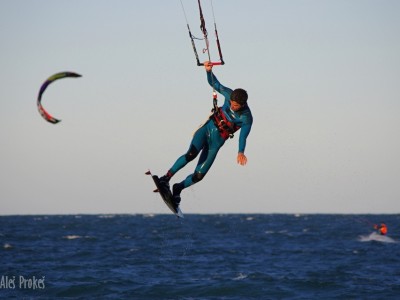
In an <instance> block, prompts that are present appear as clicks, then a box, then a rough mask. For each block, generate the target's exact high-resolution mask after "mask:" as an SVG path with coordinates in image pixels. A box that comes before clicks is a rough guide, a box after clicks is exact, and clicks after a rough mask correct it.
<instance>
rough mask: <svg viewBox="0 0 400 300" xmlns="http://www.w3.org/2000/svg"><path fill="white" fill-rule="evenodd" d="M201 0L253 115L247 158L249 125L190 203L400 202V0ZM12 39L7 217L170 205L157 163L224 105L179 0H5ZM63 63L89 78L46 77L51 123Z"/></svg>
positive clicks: (237, 208)
mask: <svg viewBox="0 0 400 300" xmlns="http://www.w3.org/2000/svg"><path fill="white" fill-rule="evenodd" d="M182 3H183V5H184V8H185V11H186V15H187V19H188V22H189V25H190V27H191V29H192V33H193V34H194V35H195V36H198V37H200V36H201V32H200V30H199V13H198V7H197V2H196V1H194V0H182ZM202 3H203V4H202V6H203V13H204V16H205V19H206V25H207V28H208V31H209V38H210V54H211V57H212V59H213V60H217V58H218V57H217V55H216V52H215V51H216V45H215V37H214V34H213V15H212V6H213V8H214V14H215V18H216V23H217V26H218V33H219V38H220V42H221V47H222V52H223V56H224V60H225V62H226V64H225V65H224V66H215V67H214V73H215V75H216V76H217V77H218V79H219V81H220V82H221V83H222V84H224V85H225V86H228V87H231V88H232V89H235V88H239V87H240V88H244V89H246V90H247V92H248V94H249V101H248V103H249V106H250V108H251V110H252V113H253V117H254V123H253V128H252V131H251V133H250V135H249V137H248V140H247V147H246V151H245V154H246V156H247V158H248V164H247V165H246V166H244V167H243V166H240V165H238V164H237V163H236V155H237V151H238V134H236V136H235V138H234V139H232V140H228V141H227V142H226V143H225V145H224V147H223V148H222V149H221V150H220V152H219V154H218V157H217V159H216V161H215V163H214V165H213V167H212V169H211V170H210V171H209V173H208V174H207V176H206V177H205V178H204V179H203V181H201V182H200V183H198V184H196V185H194V186H192V187H190V188H188V189H186V190H184V191H183V192H182V203H181V209H182V211H183V212H184V213H222V214H225V213H372V214H374V213H399V212H400V184H399V178H400V157H399V153H400V139H399V136H400V135H399V133H400V118H399V115H400V55H399V53H400V18H399V12H400V1H397V0H385V1H378V0H335V1H327V0H253V1H245V0H238V1H228V0H214V1H213V3H212V4H213V5H212V6H211V3H210V2H209V1H202ZM0 37H1V39H0V53H1V55H0V82H1V88H0V104H1V108H0V140H1V147H0V154H1V155H0V215H9V214H96V213H109V214H114V213H124V214H137V213H138V214H139V213H140V214H141V213H146V214H147V213H170V212H169V210H168V208H167V207H166V206H165V205H164V203H163V202H162V200H161V198H160V197H159V195H158V194H156V193H153V192H152V191H153V189H154V186H153V182H152V180H151V178H150V177H149V176H145V175H144V174H145V172H146V171H147V170H148V169H151V171H152V172H153V173H154V174H159V175H163V174H165V172H166V171H167V170H168V169H169V168H170V167H171V166H172V164H173V163H174V162H175V160H176V159H177V158H178V157H179V156H180V155H182V154H184V153H185V152H186V151H187V149H188V147H189V144H190V140H191V138H192V134H193V132H194V130H195V129H196V128H197V127H198V126H199V125H200V124H201V123H202V122H203V121H204V120H205V119H206V118H207V116H208V114H209V112H210V109H211V106H212V89H211V87H210V86H209V85H208V83H207V81H206V74H205V71H204V68H203V67H198V66H197V65H196V63H195V57H194V54H193V50H192V47H191V44H190V39H189V36H188V32H187V27H186V20H185V17H184V13H183V10H182V6H181V2H180V1H179V0H170V1H165V0H152V1H148V0H146V1H145V0H142V1H140V0H137V1H131V0H115V1H106V0H87V1H79V0H69V1H50V0H37V1H23V0H0ZM196 43H197V48H198V51H199V55H200V60H202V61H205V60H207V56H206V55H204V54H202V51H201V49H202V48H203V47H204V44H203V41H197V42H196ZM61 71H73V72H76V73H79V74H81V75H82V76H83V77H81V78H66V79H61V80H58V81H56V82H54V83H53V84H52V85H50V86H49V87H48V89H47V90H46V92H45V94H44V96H43V100H42V104H43V106H44V107H45V108H46V110H47V111H49V112H50V113H51V114H52V115H53V116H54V117H56V118H59V119H61V120H62V122H60V123H58V124H56V125H53V124H50V123H47V122H46V121H44V120H43V119H42V118H41V116H40V115H39V113H38V111H37V108H36V98H37V94H38V91H39V88H40V86H41V84H42V83H43V82H44V81H45V80H46V79H47V78H48V77H49V76H51V75H53V74H55V73H58V72H61ZM219 101H220V103H221V104H222V102H223V97H222V96H220V97H219ZM195 163H196V161H194V162H191V163H190V164H188V165H187V166H186V167H185V168H184V169H182V170H181V171H180V172H179V173H177V174H176V175H175V177H174V178H173V180H172V183H174V182H177V181H181V180H182V179H184V178H185V177H186V176H187V175H188V174H190V173H192V172H193V170H194V168H195Z"/></svg>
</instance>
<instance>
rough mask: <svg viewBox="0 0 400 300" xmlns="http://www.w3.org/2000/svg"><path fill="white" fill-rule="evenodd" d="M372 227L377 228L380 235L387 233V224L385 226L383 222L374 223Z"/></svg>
mask: <svg viewBox="0 0 400 300" xmlns="http://www.w3.org/2000/svg"><path fill="white" fill-rule="evenodd" d="M374 228H375V229H376V230H378V232H379V234H380V235H386V234H387V231H388V229H387V226H386V224H385V223H381V224H380V225H376V224H375V225H374Z"/></svg>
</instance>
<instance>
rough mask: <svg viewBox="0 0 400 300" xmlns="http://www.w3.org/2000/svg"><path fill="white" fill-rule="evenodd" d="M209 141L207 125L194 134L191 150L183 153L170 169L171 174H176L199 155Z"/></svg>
mask: <svg viewBox="0 0 400 300" xmlns="http://www.w3.org/2000/svg"><path fill="white" fill-rule="evenodd" d="M206 141H207V130H206V127H205V126H202V127H200V128H199V129H198V130H197V131H196V133H195V134H194V136H193V139H192V141H191V143H190V146H189V150H188V151H187V152H186V153H185V154H183V155H181V156H180V157H179V158H178V159H177V160H176V162H175V163H174V165H173V166H172V167H171V169H170V170H169V171H170V172H171V174H172V175H173V174H175V173H176V172H178V171H179V170H180V169H182V168H183V167H184V166H186V165H187V163H188V162H190V161H192V160H193V159H195V158H196V157H197V155H198V154H199V152H200V151H201V149H202V148H203V147H204V145H205V144H206Z"/></svg>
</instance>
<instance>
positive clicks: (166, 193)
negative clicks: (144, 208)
mask: <svg viewBox="0 0 400 300" xmlns="http://www.w3.org/2000/svg"><path fill="white" fill-rule="evenodd" d="M146 175H151V177H152V178H153V181H154V183H155V185H156V187H157V189H155V190H154V192H158V193H159V194H160V195H161V198H162V199H163V200H164V203H165V204H166V205H167V206H168V208H169V209H170V210H171V211H172V212H173V213H174V214H175V215H176V216H177V217H179V218H183V213H182V211H181V209H180V208H179V206H177V205H175V203H174V201H173V198H172V193H171V190H170V189H169V188H168V187H166V186H164V185H162V184H160V179H159V178H158V176H157V175H153V174H152V173H151V172H150V170H149V171H148V172H146Z"/></svg>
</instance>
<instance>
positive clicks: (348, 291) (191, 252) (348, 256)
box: [0, 214, 400, 300]
mask: <svg viewBox="0 0 400 300" xmlns="http://www.w3.org/2000/svg"><path fill="white" fill-rule="evenodd" d="M379 222H385V223H386V224H387V225H388V235H387V236H380V235H378V234H376V233H374V229H373V227H372V224H373V223H379ZM399 224H400V215H323V214H315V215H314V214H309V215H308V214H305V215H303V214H300V215H291V214H227V215H196V214H192V215H191V214H187V215H185V218H184V219H177V218H176V217H175V216H173V215H172V214H166V215H48V216H45V215H38V216H0V298H1V299H153V300H154V299H226V300H230V299H232V300H233V299H400V243H399V240H400V234H399V233H400V231H399V229H400V228H399Z"/></svg>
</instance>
